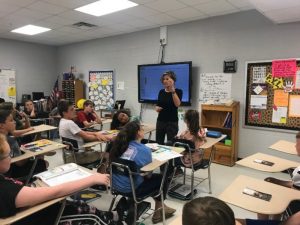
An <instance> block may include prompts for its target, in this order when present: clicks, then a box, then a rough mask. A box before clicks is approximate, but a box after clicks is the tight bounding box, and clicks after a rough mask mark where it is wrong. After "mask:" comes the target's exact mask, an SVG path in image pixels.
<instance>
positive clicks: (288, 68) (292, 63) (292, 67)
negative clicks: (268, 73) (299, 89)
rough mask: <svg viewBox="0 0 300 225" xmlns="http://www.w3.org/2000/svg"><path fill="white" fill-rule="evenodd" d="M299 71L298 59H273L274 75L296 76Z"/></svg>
mask: <svg viewBox="0 0 300 225" xmlns="http://www.w3.org/2000/svg"><path fill="white" fill-rule="evenodd" d="M296 71H297V63H296V59H289V60H274V61H272V74H273V77H294V76H295V74H296Z"/></svg>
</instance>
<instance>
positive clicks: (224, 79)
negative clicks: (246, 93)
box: [199, 73, 232, 104]
mask: <svg viewBox="0 0 300 225" xmlns="http://www.w3.org/2000/svg"><path fill="white" fill-rule="evenodd" d="M231 80H232V74H231V73H203V74H200V93H199V101H200V103H201V104H202V103H206V102H208V101H214V102H215V103H218V102H219V101H220V100H226V99H230V98H231Z"/></svg>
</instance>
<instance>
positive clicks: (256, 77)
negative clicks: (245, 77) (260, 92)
mask: <svg viewBox="0 0 300 225" xmlns="http://www.w3.org/2000/svg"><path fill="white" fill-rule="evenodd" d="M252 71H253V73H252V74H253V83H265V82H266V67H265V66H254V67H253V69H252Z"/></svg>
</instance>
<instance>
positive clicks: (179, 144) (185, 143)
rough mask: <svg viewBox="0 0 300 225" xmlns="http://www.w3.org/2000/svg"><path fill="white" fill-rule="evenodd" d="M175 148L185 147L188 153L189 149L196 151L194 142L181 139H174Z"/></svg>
mask: <svg viewBox="0 0 300 225" xmlns="http://www.w3.org/2000/svg"><path fill="white" fill-rule="evenodd" d="M173 146H175V147H183V148H185V150H187V151H189V149H195V143H194V142H193V141H191V140H186V139H180V138H175V139H173ZM188 148H189V149H188Z"/></svg>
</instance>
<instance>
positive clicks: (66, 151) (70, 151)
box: [61, 137, 104, 169]
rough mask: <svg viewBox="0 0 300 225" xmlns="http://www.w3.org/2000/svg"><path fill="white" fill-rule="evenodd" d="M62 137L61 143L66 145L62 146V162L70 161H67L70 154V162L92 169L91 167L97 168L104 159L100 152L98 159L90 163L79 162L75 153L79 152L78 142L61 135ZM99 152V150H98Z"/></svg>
mask: <svg viewBox="0 0 300 225" xmlns="http://www.w3.org/2000/svg"><path fill="white" fill-rule="evenodd" d="M61 139H62V143H63V144H65V145H66V146H67V147H65V148H63V161H64V163H70V162H69V158H70V156H71V158H72V162H74V163H76V164H78V165H80V166H83V167H86V168H88V169H93V168H96V169H97V168H99V167H100V166H101V164H102V162H103V160H104V154H102V157H101V158H100V160H97V161H95V162H92V163H86V164H79V163H78V160H77V156H76V155H77V153H78V152H79V148H78V143H77V141H76V140H74V139H71V138H66V137H61ZM99 154H100V152H99Z"/></svg>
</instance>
